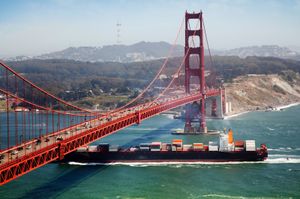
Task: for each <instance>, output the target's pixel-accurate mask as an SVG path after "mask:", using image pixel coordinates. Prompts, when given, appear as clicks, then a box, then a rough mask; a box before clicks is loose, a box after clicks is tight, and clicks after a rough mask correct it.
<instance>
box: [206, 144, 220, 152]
mask: <svg viewBox="0 0 300 199" xmlns="http://www.w3.org/2000/svg"><path fill="white" fill-rule="evenodd" d="M208 150H209V151H218V150H219V149H218V146H216V145H209V146H208Z"/></svg>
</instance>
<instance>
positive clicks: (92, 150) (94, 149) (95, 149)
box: [88, 145, 98, 152]
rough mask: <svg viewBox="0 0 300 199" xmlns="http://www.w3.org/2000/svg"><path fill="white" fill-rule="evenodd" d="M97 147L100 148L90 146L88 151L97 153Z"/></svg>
mask: <svg viewBox="0 0 300 199" xmlns="http://www.w3.org/2000/svg"><path fill="white" fill-rule="evenodd" d="M97 147H98V146H96V145H92V146H88V151H91V152H96V151H97Z"/></svg>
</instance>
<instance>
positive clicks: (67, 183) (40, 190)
mask: <svg viewBox="0 0 300 199" xmlns="http://www.w3.org/2000/svg"><path fill="white" fill-rule="evenodd" d="M173 125H174V124H172V123H170V124H167V125H165V126H163V127H162V128H163V129H171V128H172V127H173ZM156 131H160V130H159V129H156V130H152V131H149V132H148V133H144V134H141V136H140V137H138V138H136V139H134V140H131V141H130V142H128V143H126V144H124V145H123V146H133V145H137V143H141V142H147V141H149V140H151V139H153V138H155V137H157V136H158V135H161V133H160V134H158V133H155V132H156ZM164 131H165V130H164ZM166 133H170V131H166ZM53 164H57V163H53ZM60 166H62V167H63V166H65V167H67V166H68V167H69V168H66V169H71V170H70V171H69V172H67V173H65V174H62V175H61V176H59V177H57V178H55V179H54V180H52V181H50V182H47V183H44V184H42V185H41V186H39V187H37V188H35V189H33V190H30V191H29V192H27V193H26V194H24V195H23V196H22V197H21V198H25V199H29V198H55V197H58V196H59V195H60V194H62V193H64V192H66V191H67V190H69V189H70V188H72V187H74V186H76V185H78V184H80V183H81V182H83V181H85V180H87V179H89V178H90V177H93V176H94V175H95V174H97V173H99V172H103V171H104V170H105V169H107V168H108V167H110V166H106V165H97V166H76V167H75V168H72V167H70V166H69V165H63V164H61V165H60Z"/></svg>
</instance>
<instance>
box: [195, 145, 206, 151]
mask: <svg viewBox="0 0 300 199" xmlns="http://www.w3.org/2000/svg"><path fill="white" fill-rule="evenodd" d="M193 149H194V151H203V149H204V145H203V143H194V144H193Z"/></svg>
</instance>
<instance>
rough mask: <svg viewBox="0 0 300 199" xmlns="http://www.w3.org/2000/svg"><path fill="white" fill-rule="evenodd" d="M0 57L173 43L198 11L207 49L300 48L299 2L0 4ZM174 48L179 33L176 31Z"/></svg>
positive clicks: (17, 0)
mask: <svg viewBox="0 0 300 199" xmlns="http://www.w3.org/2000/svg"><path fill="white" fill-rule="evenodd" d="M0 8H1V11H0V57H10V56H19V55H29V56H30V55H31V56H32V55H39V54H43V53H48V52H53V51H59V50H63V49H65V48H68V47H71V46H72V47H79V46H100V47H101V46H103V45H112V44H116V43H117V26H116V24H117V23H120V24H122V25H121V27H120V40H121V42H122V44H126V45H128V44H133V43H137V42H140V41H151V42H156V41H166V42H169V43H173V42H174V40H175V38H176V34H177V32H178V29H179V27H180V24H181V22H182V20H183V17H184V13H185V11H186V10H187V11H189V12H193V11H194V12H199V11H200V10H202V11H203V15H204V22H205V26H206V31H207V35H208V40H209V44H210V47H211V48H212V49H232V48H238V47H242V46H252V45H273V44H274V45H280V46H294V47H300V38H299V35H300V0H147V1H146V0H106V1H105V0H0ZM179 38H180V39H179V41H178V43H179V44H183V41H184V39H183V38H184V33H183V31H181V32H180V35H179Z"/></svg>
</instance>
